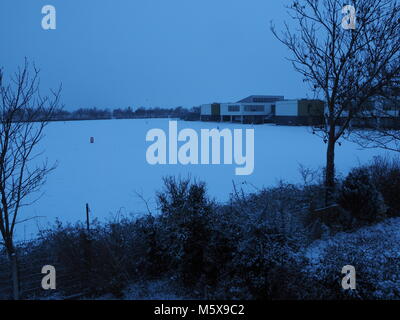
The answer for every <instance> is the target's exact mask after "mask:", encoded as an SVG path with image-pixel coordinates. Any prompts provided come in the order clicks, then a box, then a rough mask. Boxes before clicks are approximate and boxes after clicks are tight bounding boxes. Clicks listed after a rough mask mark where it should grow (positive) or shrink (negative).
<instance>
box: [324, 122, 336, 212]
mask: <svg viewBox="0 0 400 320" xmlns="http://www.w3.org/2000/svg"><path fill="white" fill-rule="evenodd" d="M334 130H335V129H334V128H333V134H332V132H331V133H330V134H329V140H328V149H327V152H326V169H325V170H326V172H325V205H326V206H329V205H330V204H332V202H333V193H334V191H335V136H334Z"/></svg>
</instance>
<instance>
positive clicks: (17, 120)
mask: <svg viewBox="0 0 400 320" xmlns="http://www.w3.org/2000/svg"><path fill="white" fill-rule="evenodd" d="M60 91H61V87H60V88H59V89H58V91H52V92H51V95H50V96H46V97H42V96H41V95H40V92H39V70H37V69H36V68H35V66H31V65H30V64H29V63H28V62H27V60H25V64H24V65H23V67H22V68H19V69H18V71H17V72H16V73H15V74H14V75H12V76H11V77H10V80H9V82H8V83H6V81H5V78H4V72H3V70H1V69H0V98H1V101H0V103H1V109H0V232H1V236H2V239H3V245H4V247H5V249H6V252H7V254H8V257H9V259H10V262H11V268H12V279H13V294H14V299H18V298H19V279H18V265H17V256H16V248H15V243H14V233H15V226H16V224H17V223H18V221H17V217H18V214H19V212H20V209H21V208H22V207H23V206H27V205H29V204H31V203H32V202H33V201H35V199H34V198H33V194H34V193H35V192H37V191H39V189H40V187H41V186H42V185H43V184H44V182H45V179H46V176H47V174H48V173H49V172H50V171H52V170H53V169H54V166H49V165H48V164H47V161H44V162H39V161H40V156H41V154H42V152H40V151H37V150H36V149H37V147H38V145H39V143H40V141H41V140H42V138H43V130H44V128H45V127H46V125H47V124H48V122H49V120H51V118H52V115H53V113H54V112H55V111H56V110H57V108H58V104H59V97H60Z"/></svg>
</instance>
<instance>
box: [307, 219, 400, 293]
mask: <svg viewBox="0 0 400 320" xmlns="http://www.w3.org/2000/svg"><path fill="white" fill-rule="evenodd" d="M399 228H400V219H399V218H396V219H387V220H385V221H383V222H381V223H379V224H377V225H373V226H368V227H363V228H361V229H358V230H357V231H354V232H353V233H345V232H342V233H338V234H336V235H335V236H334V237H332V238H330V239H327V240H319V241H316V242H315V243H313V244H312V245H311V246H310V247H309V248H307V249H306V252H305V255H306V257H307V258H308V259H309V263H308V264H307V267H306V268H305V269H304V270H303V272H305V273H306V274H307V275H308V278H309V281H307V283H308V285H309V286H310V287H314V288H315V289H316V291H317V292H318V296H313V295H308V291H307V290H305V292H304V293H305V295H304V297H305V298H311V299H340V300H342V299H400V289H399V288H400V254H399V252H400V237H399V232H398V230H399ZM346 265H352V266H354V267H355V269H356V290H343V289H342V285H341V281H342V279H343V277H344V275H343V274H341V270H342V268H343V267H344V266H346Z"/></svg>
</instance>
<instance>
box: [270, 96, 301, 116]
mask: <svg viewBox="0 0 400 320" xmlns="http://www.w3.org/2000/svg"><path fill="white" fill-rule="evenodd" d="M275 115H276V116H286V117H295V116H297V115H298V100H285V101H277V102H276V111H275Z"/></svg>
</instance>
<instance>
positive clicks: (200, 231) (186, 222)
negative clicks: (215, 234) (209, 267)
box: [157, 177, 212, 285]
mask: <svg viewBox="0 0 400 320" xmlns="http://www.w3.org/2000/svg"><path fill="white" fill-rule="evenodd" d="M157 199H158V203H159V207H160V210H161V217H160V223H161V229H160V234H159V237H160V239H161V240H160V243H161V244H162V250H163V251H164V252H166V253H167V254H168V256H169V259H170V266H169V268H170V269H171V270H175V271H176V272H177V273H178V276H179V277H180V279H181V280H182V281H183V283H185V285H194V284H199V279H202V278H204V277H206V274H205V272H206V252H205V251H206V248H207V246H208V245H209V241H210V237H211V225H210V219H209V215H210V214H211V212H212V203H211V201H210V200H209V199H208V197H207V194H206V187H205V184H204V183H202V182H196V181H194V182H191V180H190V178H187V179H176V178H174V177H167V178H165V179H164V190H162V191H161V192H158V193H157Z"/></svg>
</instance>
